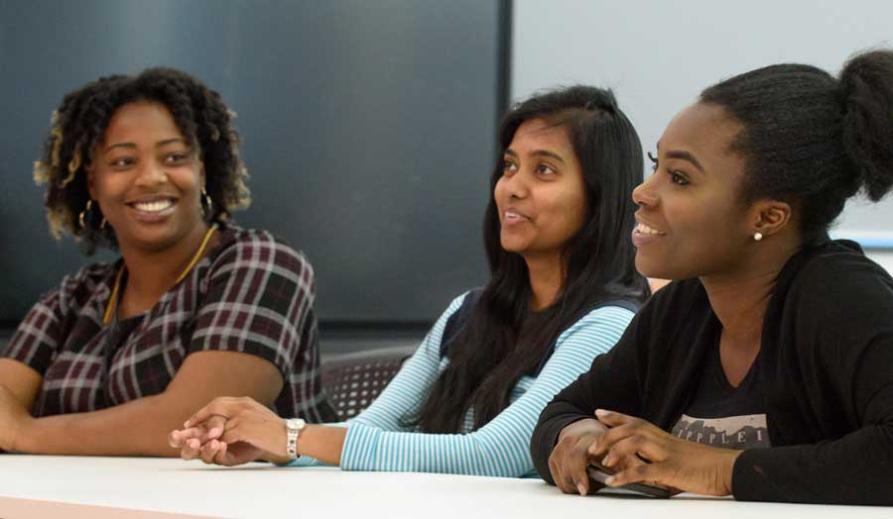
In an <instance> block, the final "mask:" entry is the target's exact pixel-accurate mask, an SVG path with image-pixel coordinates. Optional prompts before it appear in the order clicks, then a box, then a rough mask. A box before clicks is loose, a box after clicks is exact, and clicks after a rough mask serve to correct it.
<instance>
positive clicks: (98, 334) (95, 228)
mask: <svg viewBox="0 0 893 519" xmlns="http://www.w3.org/2000/svg"><path fill="white" fill-rule="evenodd" d="M52 123H53V125H52V129H51V130H50V135H49V137H48V139H47V142H46V146H45V151H44V156H43V157H42V160H41V161H39V162H37V164H36V167H35V177H36V178H37V180H38V181H41V182H45V183H47V194H46V206H47V210H48V219H49V222H50V227H51V229H52V231H53V233H54V234H55V235H56V236H58V235H59V234H61V233H62V232H68V233H70V234H72V235H73V236H75V238H76V239H77V240H78V241H79V242H80V243H81V244H82V246H83V247H84V249H85V251H86V252H87V253H88V254H90V253H92V252H93V251H94V250H95V249H96V248H97V247H108V248H111V249H113V250H117V251H118V252H120V255H121V258H120V259H119V260H118V261H116V262H114V263H112V264H93V265H89V266H87V267H85V268H84V269H82V270H81V271H79V272H77V273H76V274H74V275H72V276H70V277H66V278H65V279H64V280H63V281H62V284H61V286H60V287H59V288H57V289H55V290H52V291H50V292H49V293H48V294H47V295H45V296H44V297H43V298H41V300H40V301H38V303H37V304H36V305H34V307H33V308H32V309H31V311H30V312H29V313H28V315H27V316H26V317H25V319H24V321H23V322H22V323H21V325H20V326H19V328H18V330H17V331H16V334H15V335H14V336H13V338H12V339H11V340H10V342H9V343H8V344H7V345H6V347H5V348H4V349H3V351H2V358H0V431H2V433H0V449H3V450H12V451H20V452H30V453H55V454H106V455H108V454H112V455H123V454H137V455H165V456H167V455H172V454H174V453H175V452H176V451H174V450H173V449H171V448H170V447H169V446H168V445H167V443H166V442H165V440H164V439H165V436H166V432H167V431H168V430H170V429H171V428H173V427H175V426H177V425H179V424H181V423H182V422H183V420H185V419H186V418H187V417H188V415H189V412H190V411H191V410H192V409H193V408H194V407H196V406H198V405H201V404H203V403H205V402H207V401H209V400H211V399H213V398H214V397H216V396H220V395H230V394H242V395H250V396H252V397H254V398H256V399H258V400H259V401H261V402H264V404H265V405H269V406H274V407H275V408H276V409H277V410H279V411H280V412H282V413H285V414H289V415H294V416H302V417H304V418H306V419H307V420H309V421H314V422H319V421H326V420H330V419H332V418H333V417H334V413H333V412H332V411H331V409H330V408H329V406H328V404H327V403H326V402H325V399H324V397H323V396H322V391H321V387H320V380H319V376H318V372H317V370H318V365H319V355H318V351H317V342H316V320H315V316H314V313H313V307H312V304H313V298H314V286H313V273H312V270H311V267H310V265H309V264H308V263H307V261H306V260H305V259H304V257H303V256H302V255H301V254H299V253H297V252H295V251H294V250H292V249H291V248H290V247H288V246H287V245H285V244H284V243H282V242H280V241H279V240H277V239H275V238H274V237H273V236H272V235H271V234H270V233H268V232H265V231H261V230H251V229H241V228H239V227H237V226H235V225H234V224H233V223H232V222H231V221H230V215H231V212H232V211H234V210H235V209H238V208H241V207H245V206H247V204H248V202H249V196H248V190H247V188H246V186H245V178H246V173H245V168H244V166H243V164H242V162H241V161H240V160H239V153H238V149H239V148H238V145H239V139H238V136H237V134H236V132H235V131H234V129H233V127H232V120H231V113H230V111H229V110H228V109H227V107H226V105H225V104H224V103H223V101H222V100H221V99H220V96H219V95H218V94H217V93H216V92H213V91H211V90H209V89H208V88H207V87H205V86H204V85H202V84H201V83H200V82H199V81H198V80H196V79H195V78H192V77H190V76H188V75H186V74H184V73H182V72H178V71H175V70H171V69H150V70H146V71H145V72H143V73H141V74H139V75H137V76H110V77H106V78H101V79H99V80H97V81H95V82H93V83H90V84H88V85H86V86H85V87H83V88H82V89H80V90H77V91H74V92H72V93H70V94H68V95H67V96H66V97H65V99H64V100H63V102H62V105H61V106H60V107H59V108H58V109H57V110H56V111H55V112H54V114H53V119H52ZM28 410H31V413H29V412H28Z"/></svg>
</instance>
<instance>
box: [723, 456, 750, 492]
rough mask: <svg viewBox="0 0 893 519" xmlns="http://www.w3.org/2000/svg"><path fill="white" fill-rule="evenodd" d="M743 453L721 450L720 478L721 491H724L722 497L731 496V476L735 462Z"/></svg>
mask: <svg viewBox="0 0 893 519" xmlns="http://www.w3.org/2000/svg"><path fill="white" fill-rule="evenodd" d="M742 452H744V451H741V450H732V449H723V450H722V456H723V458H722V462H721V465H720V466H721V467H722V468H721V470H720V474H721V478H722V489H723V490H724V494H723V495H727V496H730V495H733V490H732V476H733V475H734V473H735V461H737V460H738V456H740V455H741V453H742Z"/></svg>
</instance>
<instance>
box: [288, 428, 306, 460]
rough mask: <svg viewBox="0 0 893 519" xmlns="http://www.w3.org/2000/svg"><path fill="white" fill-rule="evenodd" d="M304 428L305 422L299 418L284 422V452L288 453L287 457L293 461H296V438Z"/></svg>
mask: <svg viewBox="0 0 893 519" xmlns="http://www.w3.org/2000/svg"><path fill="white" fill-rule="evenodd" d="M306 426H307V422H305V421H304V420H301V419H300V418H289V419H287V420H285V433H286V444H285V450H286V452H288V457H289V458H291V459H293V460H295V459H298V437H299V436H300V435H301V431H303V430H304V427H306Z"/></svg>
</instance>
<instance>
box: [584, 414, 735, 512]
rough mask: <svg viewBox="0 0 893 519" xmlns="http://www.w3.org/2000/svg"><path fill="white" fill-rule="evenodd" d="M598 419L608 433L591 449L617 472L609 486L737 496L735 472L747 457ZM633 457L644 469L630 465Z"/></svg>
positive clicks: (641, 424) (632, 421) (635, 423)
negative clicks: (646, 486)
mask: <svg viewBox="0 0 893 519" xmlns="http://www.w3.org/2000/svg"><path fill="white" fill-rule="evenodd" d="M595 414H596V417H597V418H598V420H599V422H600V423H601V424H603V425H604V426H605V427H607V428H608V431H607V432H605V433H604V434H603V435H601V436H600V437H599V438H598V440H597V441H596V442H595V444H594V445H592V446H591V448H590V454H591V455H592V456H593V457H594V459H598V460H601V464H602V465H604V466H605V467H607V468H609V469H612V470H614V471H616V472H615V474H614V475H613V476H612V477H611V478H609V479H608V480H607V483H608V485H609V486H612V487H616V486H622V485H626V484H629V483H647V484H652V485H655V484H656V485H659V486H663V487H667V488H672V489H678V490H680V491H683V492H694V493H697V494H706V495H713V496H725V495H729V494H731V493H732V468H733V467H734V465H735V459H737V457H738V455H739V454H741V452H742V451H739V450H732V449H722V448H717V447H711V446H708V445H702V444H700V443H695V442H691V441H687V440H683V439H681V438H677V437H675V436H673V435H672V434H670V433H668V432H666V431H664V430H662V429H660V428H658V427H656V426H655V425H653V424H651V423H649V422H647V421H645V420H642V419H640V418H635V417H632V416H627V415H625V414H622V413H617V412H613V411H606V410H603V409H599V410H597V411H596V412H595ZM631 457H637V458H640V459H642V460H644V463H638V464H632V465H630V464H626V463H625V462H624V460H629V459H630V458H631Z"/></svg>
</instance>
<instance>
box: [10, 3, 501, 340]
mask: <svg viewBox="0 0 893 519" xmlns="http://www.w3.org/2000/svg"><path fill="white" fill-rule="evenodd" d="M503 9H504V6H503V3H502V2H499V1H496V0H492V1H480V0H451V1H449V2H442V1H439V0H403V1H398V0H376V1H375V2H367V1H363V0H327V1H313V0H308V1H303V2H298V1H286V0H282V1H275V0H252V1H241V2H240V1H216V0H190V1H176V0H155V1H152V2H145V1H138V0H78V1H77V2H64V1H51V0H30V1H27V2H24V1H23V2H15V1H7V0H0V71H2V75H3V80H2V81H0V99H2V102H0V181H2V185H3V189H2V190H0V240H2V241H0V243H3V247H4V250H3V251H2V254H0V273H2V279H0V321H2V322H3V323H5V324H6V325H7V326H9V324H10V323H12V324H13V325H14V324H15V322H16V321H17V320H18V319H20V318H21V316H22V315H23V314H24V313H25V312H26V311H27V308H28V307H29V306H30V305H31V304H32V303H33V302H34V300H35V299H36V298H37V297H38V295H39V294H40V293H42V292H43V291H45V290H47V289H49V288H51V287H53V286H54V285H56V284H57V283H58V282H59V281H60V279H61V278H62V276H63V275H64V274H65V273H68V272H72V271H74V270H75V269H76V268H77V267H78V266H79V265H81V264H83V263H84V262H85V261H86V260H85V259H84V258H83V257H82V256H81V255H80V254H79V253H78V251H77V248H76V246H75V244H74V243H73V242H72V241H71V240H70V239H66V240H63V241H62V242H58V243H57V242H54V241H53V240H52V238H51V237H50V236H49V233H48V232H47V226H46V223H45V219H44V211H43V208H42V205H41V197H42V189H41V188H38V187H36V186H34V184H33V182H32V180H31V168H32V163H33V161H34V160H35V159H36V158H37V157H38V154H39V150H40V146H41V143H42V140H43V138H44V136H45V133H46V131H47V129H48V122H49V116H50V112H51V110H52V109H53V108H54V107H55V106H57V104H58V103H59V101H60V100H61V98H62V96H63V95H64V93H65V92H67V91H69V90H71V89H73V88H77V87H79V86H81V85H82V84H83V83H85V82H87V81H90V80H92V79H95V78H96V77H98V76H100V75H104V74H110V73H121V72H137V71H139V70H140V69H142V68H145V67H148V66H155V65H166V66H173V67H177V68H181V69H184V70H186V71H188V72H191V73H193V74H195V75H197V76H198V77H200V78H201V79H202V80H204V81H205V82H206V83H207V84H208V85H209V86H211V87H212V88H214V89H216V90H218V91H219V92H221V94H222V95H223V97H224V99H225V100H226V101H227V102H228V104H229V105H230V107H231V108H232V109H234V110H235V111H236V112H237V113H238V114H239V116H238V118H237V120H236V123H237V127H238V129H239V131H240V133H241V134H242V136H243V138H244V158H245V161H246V163H247V165H248V168H249V172H250V173H251V181H250V184H249V185H250V187H251V189H252V192H253V195H254V196H253V198H254V204H253V206H252V207H251V209H249V210H248V211H247V212H244V213H240V214H237V221H238V222H239V223H240V224H242V225H244V226H256V227H263V228H267V229H269V230H271V231H273V232H274V233H277V234H279V235H281V236H283V237H285V238H286V239H287V240H288V241H289V242H290V243H291V244H292V245H293V246H295V247H296V248H298V249H301V250H303V251H304V252H305V253H306V254H307V256H308V257H309V258H310V260H311V262H312V263H313V265H314V267H315V269H316V273H317V288H318V312H319V315H320V318H321V320H323V322H324V323H329V324H337V323H345V322H348V323H358V322H359V323H363V322H367V323H372V324H383V325H394V324H397V325H399V324H401V323H403V324H405V323H419V322H430V321H431V320H433V319H434V318H435V317H436V316H437V314H438V313H439V311H440V310H441V309H442V308H443V307H444V306H445V305H446V304H447V302H448V301H449V300H450V299H451V298H452V297H453V296H455V295H457V294H458V293H459V292H460V291H462V290H464V289H466V288H468V287H470V286H473V285H476V284H480V283H481V282H482V281H483V280H484V279H485V272H486V269H485V263H484V256H483V251H482V247H481V238H480V236H481V232H480V221H481V219H482V212H483V207H484V205H485V203H486V199H487V178H488V176H489V173H490V171H491V166H492V164H493V161H494V159H495V129H496V121H497V117H498V115H499V113H500V112H501V104H502V103H503V102H504V100H503V98H504V96H505V91H504V90H505V87H504V84H505V83H504V81H501V78H500V73H501V70H502V69H501V67H500V51H501V47H500V45H501V40H500V38H501V35H500V30H499V29H500V26H501V21H500V16H501V14H502V10H503ZM105 257H108V255H106V256H105Z"/></svg>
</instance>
